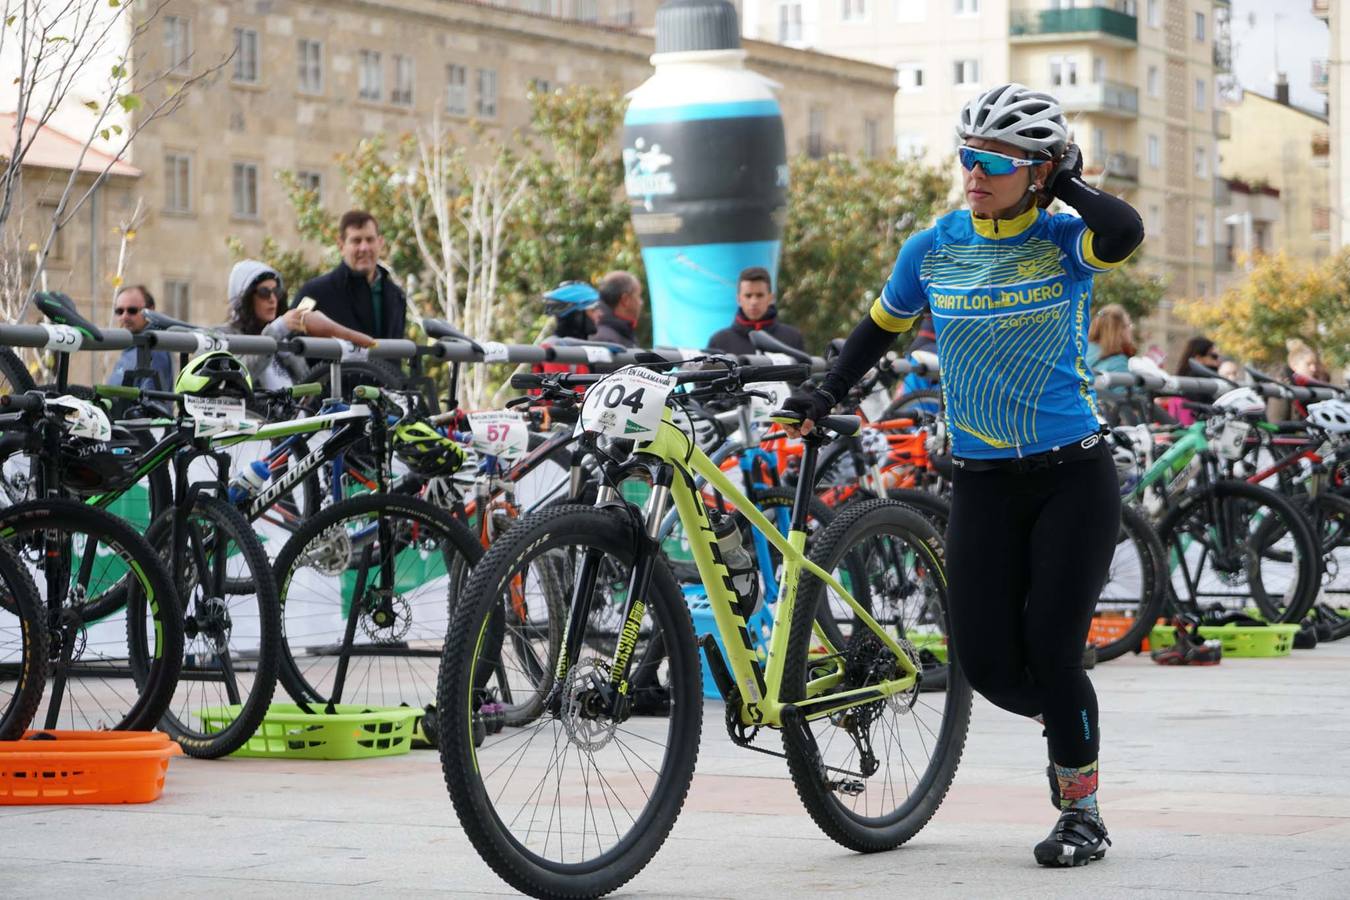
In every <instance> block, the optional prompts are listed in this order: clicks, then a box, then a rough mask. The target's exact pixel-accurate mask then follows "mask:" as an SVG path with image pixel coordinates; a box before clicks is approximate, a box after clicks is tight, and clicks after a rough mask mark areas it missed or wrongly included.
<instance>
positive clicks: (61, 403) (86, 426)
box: [47, 394, 112, 441]
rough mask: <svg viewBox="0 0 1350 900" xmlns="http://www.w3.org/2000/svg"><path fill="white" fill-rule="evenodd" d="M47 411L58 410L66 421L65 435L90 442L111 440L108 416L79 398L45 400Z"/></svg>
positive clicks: (68, 396) (63, 396)
mask: <svg viewBox="0 0 1350 900" xmlns="http://www.w3.org/2000/svg"><path fill="white" fill-rule="evenodd" d="M47 409H51V410H60V411H61V412H62V413H63V414H64V416H65V420H66V434H68V435H70V436H71V437H75V438H84V439H86V440H90V441H106V440H110V439H111V438H112V423H111V422H109V421H108V414H107V413H105V412H104V411H103V410H102V409H100V408H99V407H98V406H97V405H95V404H93V403H90V402H89V401H88V400H81V399H80V398H79V397H72V396H71V395H69V394H62V395H61V396H60V397H49V398H47Z"/></svg>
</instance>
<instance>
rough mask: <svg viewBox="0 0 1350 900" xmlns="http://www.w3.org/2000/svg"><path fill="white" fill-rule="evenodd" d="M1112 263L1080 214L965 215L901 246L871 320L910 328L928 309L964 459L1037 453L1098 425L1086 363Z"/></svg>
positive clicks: (952, 216)
mask: <svg viewBox="0 0 1350 900" xmlns="http://www.w3.org/2000/svg"><path fill="white" fill-rule="evenodd" d="M1116 265H1119V263H1106V262H1103V261H1102V260H1100V259H1098V258H1097V257H1096V256H1095V255H1094V254H1093V252H1092V232H1091V231H1090V230H1089V229H1088V228H1087V225H1086V224H1085V223H1084V222H1083V220H1082V219H1080V218H1078V217H1077V216H1071V215H1066V214H1060V215H1054V216H1052V215H1050V214H1048V213H1046V212H1045V211H1044V210H1039V209H1035V208H1033V209H1030V210H1028V211H1027V212H1025V213H1023V214H1022V215H1020V216H1018V217H1017V218H1015V219H1005V220H993V219H976V218H974V217H973V216H971V214H970V212H969V211H968V210H958V211H956V212H952V213H948V214H947V215H945V216H943V217H942V218H940V219H938V221H937V223H936V224H935V225H934V226H933V227H932V228H929V229H927V230H926V231H921V232H919V233H918V234H915V235H914V236H912V237H911V238H910V239H909V240H908V241H906V242H905V244H904V246H903V247H901V248H900V255H899V257H898V258H897V259H896V261H895V269H894V271H892V273H891V277H890V279H889V280H888V281H887V282H886V287H885V289H884V290H883V291H882V294H881V297H880V298H879V299H878V300H877V301H876V303H874V304H873V306H872V313H871V315H872V320H873V321H874V322H875V323H876V324H877V325H879V326H880V327H882V328H884V329H886V330H888V331H902V330H905V329H906V328H908V327H909V324H910V322H911V321H912V320H913V318H914V317H916V316H918V315H919V314H920V313H921V312H922V311H923V308H924V306H925V305H927V306H929V307H931V309H932V312H933V324H934V325H935V326H936V330H937V342H938V357H939V358H940V359H941V360H942V386H943V389H944V390H945V392H946V403H947V421H948V424H949V425H950V426H951V427H952V450H953V452H954V453H955V454H956V455H957V456H964V457H969V458H972V459H998V458H1005V457H1013V456H1025V455H1027V454H1031V453H1040V452H1042V451H1044V450H1049V449H1052V448H1054V447H1060V446H1063V445H1065V444H1068V443H1072V442H1074V441H1078V440H1081V439H1082V438H1084V437H1085V436H1087V435H1088V434H1090V433H1092V432H1094V431H1096V430H1097V429H1098V427H1099V426H1098V418H1097V398H1096V394H1095V393H1094V391H1093V388H1092V373H1091V370H1090V369H1089V368H1088V365H1087V362H1086V359H1085V357H1086V354H1087V346H1088V340H1087V332H1088V319H1089V315H1090V313H1089V309H1090V307H1091V304H1092V278H1093V275H1094V274H1095V273H1097V272H1104V271H1106V270H1107V269H1109V268H1113V267H1114V266H1116Z"/></svg>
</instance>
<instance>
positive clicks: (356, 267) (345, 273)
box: [295, 209, 408, 340]
mask: <svg viewBox="0 0 1350 900" xmlns="http://www.w3.org/2000/svg"><path fill="white" fill-rule="evenodd" d="M338 250H339V251H340V252H341V253H342V262H340V263H338V265H337V268H335V269H333V271H331V272H328V273H326V274H323V275H320V276H319V277H318V278H311V279H310V280H309V281H307V282H305V283H304V285H303V286H302V287H301V288H300V290H299V292H298V293H297V294H296V296H295V305H299V304H300V303H301V302H302V301H303V300H305V299H307V298H308V299H312V300H314V301H315V305H314V309H316V310H318V311H319V312H321V313H323V314H324V315H326V316H327V317H328V318H330V319H332V320H333V321H334V322H336V323H338V324H339V325H345V326H346V327H348V328H350V329H352V330H353V331H360V332H363V333H365V334H368V335H370V336H371V337H373V338H375V339H376V340H380V339H384V340H388V339H391V338H401V337H403V336H404V330H405V328H406V327H407V318H408V305H407V299H406V298H405V297H404V294H403V288H401V287H399V286H398V285H397V284H395V283H394V279H393V276H391V275H390V274H389V270H388V269H386V268H385V267H384V266H382V265H380V254H381V253H383V252H384V238H383V237H381V236H380V226H379V223H378V222H376V221H375V217H374V216H372V215H371V214H370V213H368V212H365V211H364V210H359V209H353V210H350V211H348V212H345V213H343V214H342V218H341V219H340V220H339V221H338Z"/></svg>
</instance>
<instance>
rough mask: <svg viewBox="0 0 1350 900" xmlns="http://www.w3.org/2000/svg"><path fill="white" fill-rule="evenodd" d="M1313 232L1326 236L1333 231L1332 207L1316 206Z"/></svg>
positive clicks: (1313, 211) (1313, 217) (1313, 213)
mask: <svg viewBox="0 0 1350 900" xmlns="http://www.w3.org/2000/svg"><path fill="white" fill-rule="evenodd" d="M1312 230H1313V233H1314V234H1326V233H1327V232H1328V231H1330V230H1331V207H1329V206H1314V207H1313V208H1312Z"/></svg>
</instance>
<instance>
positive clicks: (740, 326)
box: [708, 266, 802, 356]
mask: <svg viewBox="0 0 1350 900" xmlns="http://www.w3.org/2000/svg"><path fill="white" fill-rule="evenodd" d="M736 305H737V306H738V307H739V309H737V311H736V318H735V319H734V320H733V321H732V323H731V325H730V327H727V328H723V329H722V330H721V331H718V332H716V333H715V334H714V335H713V336H712V337H711V338H709V339H708V349H709V350H718V351H721V352H722V353H730V354H733V355H736V356H749V355H751V354H754V353H758V352H759V351H758V350H756V349H755V345H754V344H752V343H750V332H752V331H762V332H764V333H765V334H767V335H769V336H770V337H773V338H777V339H778V340H779V341H781V342H783V343H784V344H787V345H788V346H789V347H791V348H792V349H794V350H801V349H802V333H801V332H800V331H798V330H797V329H795V328H793V327H792V326H791V325H788V324H785V323H783V322H780V321H778V308H777V307H776V306H774V305H773V282H772V281H771V280H770V278H769V273H768V270H766V269H761V268H760V267H759V266H752V267H751V268H749V269H745V270H744V271H742V272H741V275H740V277H739V278H738V279H736Z"/></svg>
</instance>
